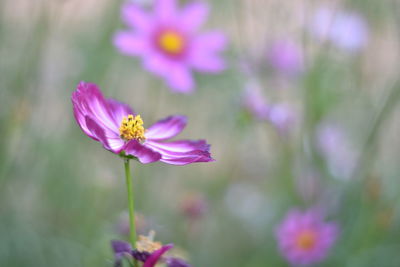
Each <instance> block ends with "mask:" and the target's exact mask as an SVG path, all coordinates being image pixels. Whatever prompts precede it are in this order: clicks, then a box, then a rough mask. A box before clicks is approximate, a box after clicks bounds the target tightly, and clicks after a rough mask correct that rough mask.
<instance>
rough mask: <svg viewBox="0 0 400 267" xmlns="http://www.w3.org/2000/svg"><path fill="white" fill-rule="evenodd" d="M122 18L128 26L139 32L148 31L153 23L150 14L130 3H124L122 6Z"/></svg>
mask: <svg viewBox="0 0 400 267" xmlns="http://www.w3.org/2000/svg"><path fill="white" fill-rule="evenodd" d="M122 19H123V21H124V22H125V23H126V24H127V25H128V26H130V27H132V28H134V29H136V30H138V31H139V32H148V31H149V30H150V29H151V27H152V25H153V19H152V18H151V17H150V15H149V14H147V13H146V12H145V11H144V10H143V9H141V8H140V7H138V6H136V5H135V4H132V3H128V4H125V5H124V6H123V7H122Z"/></svg>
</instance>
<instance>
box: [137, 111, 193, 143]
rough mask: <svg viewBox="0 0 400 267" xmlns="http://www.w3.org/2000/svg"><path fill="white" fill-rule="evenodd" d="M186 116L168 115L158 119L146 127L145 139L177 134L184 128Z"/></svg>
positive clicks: (170, 136) (165, 137)
mask: <svg viewBox="0 0 400 267" xmlns="http://www.w3.org/2000/svg"><path fill="white" fill-rule="evenodd" d="M186 123H187V118H186V117H185V116H179V115H175V116H169V117H167V118H165V119H162V120H159V121H158V122H156V123H155V124H153V125H152V126H150V128H148V129H147V131H146V133H145V136H146V139H147V140H149V141H150V140H166V139H169V138H172V137H174V136H176V135H178V134H179V133H180V132H182V130H183V129H184V128H185V126H186Z"/></svg>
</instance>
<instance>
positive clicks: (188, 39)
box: [114, 0, 226, 93]
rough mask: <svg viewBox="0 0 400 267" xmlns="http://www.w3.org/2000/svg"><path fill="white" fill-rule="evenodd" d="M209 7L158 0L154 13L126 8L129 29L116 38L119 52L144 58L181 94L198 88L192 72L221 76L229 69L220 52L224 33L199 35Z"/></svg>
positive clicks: (131, 5)
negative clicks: (180, 7)
mask: <svg viewBox="0 0 400 267" xmlns="http://www.w3.org/2000/svg"><path fill="white" fill-rule="evenodd" d="M208 11H209V7H208V5H207V4H206V3H203V2H192V3H188V4H186V5H185V6H184V7H183V8H182V9H179V8H178V4H177V1H176V0H156V1H155V3H154V10H153V12H148V11H147V10H144V9H143V8H141V7H140V6H138V5H137V4H135V3H133V2H128V3H126V4H125V5H124V6H123V7H122V19H123V21H124V22H125V24H126V25H127V26H128V27H129V29H127V30H123V31H119V32H118V33H117V34H116V35H115V36H114V44H115V46H116V47H117V49H118V50H119V51H120V52H121V53H123V54H125V55H128V56H134V57H140V58H141V59H142V64H143V67H144V68H145V69H146V70H148V71H150V72H152V73H154V74H155V75H157V76H159V77H161V78H163V79H164V80H165V81H166V83H167V84H168V86H169V87H170V88H171V89H172V90H173V91H174V92H179V93H190V92H192V91H193V90H194V88H195V82H194V80H193V76H192V72H191V71H192V70H196V71H200V72H207V73H217V72H220V71H222V70H223V69H224V68H225V63H224V61H223V59H222V58H221V57H220V56H219V53H220V52H222V51H223V50H224V49H225V46H226V39H225V36H224V35H223V34H222V33H220V32H216V31H213V32H208V33H201V34H200V33H198V30H199V28H200V26H201V25H202V24H203V23H204V22H205V20H206V19H207V15H208Z"/></svg>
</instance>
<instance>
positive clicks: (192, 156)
mask: <svg viewBox="0 0 400 267" xmlns="http://www.w3.org/2000/svg"><path fill="white" fill-rule="evenodd" d="M146 146H148V147H150V148H152V149H153V150H155V151H157V152H159V153H160V154H161V159H160V161H162V162H165V163H168V164H173V165H186V164H190V163H194V162H210V161H214V159H213V158H211V155H210V152H209V149H210V145H208V144H207V143H206V142H205V141H204V140H199V141H191V140H180V141H174V142H157V141H148V142H146Z"/></svg>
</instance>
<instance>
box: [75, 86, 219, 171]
mask: <svg viewBox="0 0 400 267" xmlns="http://www.w3.org/2000/svg"><path fill="white" fill-rule="evenodd" d="M72 104H73V109H74V116H75V119H76V121H77V123H78V125H79V126H80V128H81V129H82V131H83V132H84V133H85V134H86V135H88V136H89V137H90V138H92V139H94V140H96V141H98V142H100V143H101V144H102V145H103V147H104V148H105V149H107V150H109V151H111V152H113V153H115V154H119V155H122V156H128V157H129V156H132V157H135V158H137V159H138V160H139V161H140V162H141V163H145V164H146V163H151V162H155V161H162V162H165V163H168V164H173V165H186V164H190V163H194V162H209V161H213V159H212V158H211V155H210V152H209V149H210V145H208V144H207V143H206V141H205V140H198V141H192V140H179V141H171V142H168V141H167V140H168V139H170V138H172V137H174V136H176V135H178V134H179V133H180V132H181V131H182V130H183V128H184V127H185V126H186V121H187V120H186V117H184V116H170V117H168V118H165V119H163V120H160V121H158V122H157V123H155V124H153V125H152V126H150V127H149V128H148V129H145V128H144V127H143V121H142V119H141V117H140V115H136V114H135V113H134V112H133V110H132V109H131V108H130V107H129V106H128V105H126V104H123V103H120V102H118V101H116V100H114V99H105V98H104V97H103V94H102V93H101V91H100V89H99V88H98V87H97V85H95V84H93V83H86V82H80V83H79V85H78V87H77V89H76V91H75V92H73V94H72Z"/></svg>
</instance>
